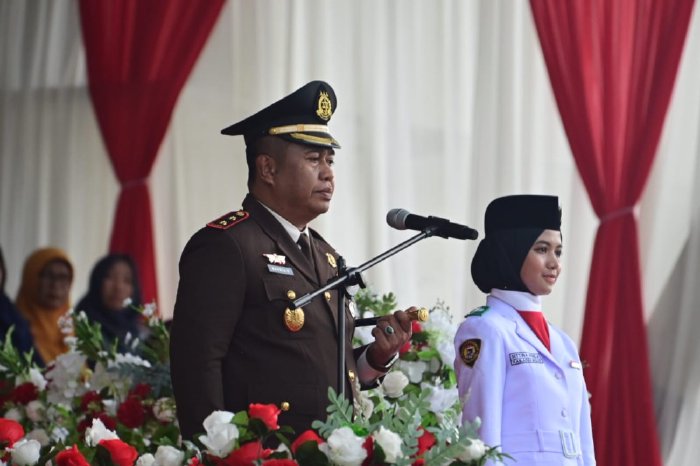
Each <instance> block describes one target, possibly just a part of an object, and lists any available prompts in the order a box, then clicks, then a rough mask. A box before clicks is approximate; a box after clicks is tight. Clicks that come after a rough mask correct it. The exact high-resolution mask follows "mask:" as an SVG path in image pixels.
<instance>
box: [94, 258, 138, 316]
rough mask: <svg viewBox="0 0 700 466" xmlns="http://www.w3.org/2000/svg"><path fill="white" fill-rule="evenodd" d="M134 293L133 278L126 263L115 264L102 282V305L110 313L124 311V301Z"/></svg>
mask: <svg viewBox="0 0 700 466" xmlns="http://www.w3.org/2000/svg"><path fill="white" fill-rule="evenodd" d="M133 293H134V277H133V275H132V273H131V267H129V264H127V263H126V262H121V261H120V262H115V263H114V265H112V267H111V268H110V269H109V272H107V275H106V276H105V278H104V280H102V289H101V290H100V295H101V296H102V304H103V305H104V306H105V307H106V308H107V309H109V310H110V311H121V310H122V309H124V300H126V299H127V298H131V295H132V294H133Z"/></svg>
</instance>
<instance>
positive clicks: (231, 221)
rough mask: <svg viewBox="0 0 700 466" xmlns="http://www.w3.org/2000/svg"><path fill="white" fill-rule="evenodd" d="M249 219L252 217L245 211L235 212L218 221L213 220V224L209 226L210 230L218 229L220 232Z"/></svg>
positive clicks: (208, 224)
mask: <svg viewBox="0 0 700 466" xmlns="http://www.w3.org/2000/svg"><path fill="white" fill-rule="evenodd" d="M248 217H250V214H249V213H248V212H246V211H245V210H234V211H233V212H229V213H227V214H226V215H223V216H221V217H219V218H217V219H216V220H212V221H211V222H209V223H207V226H208V227H210V228H217V229H219V230H228V229H229V228H231V227H232V226H234V225H236V224H238V223H241V222H242V221H243V220H245V219H247V218H248Z"/></svg>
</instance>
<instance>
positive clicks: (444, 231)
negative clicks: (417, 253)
mask: <svg viewBox="0 0 700 466" xmlns="http://www.w3.org/2000/svg"><path fill="white" fill-rule="evenodd" d="M386 223H388V224H389V226H390V227H392V228H396V229H397V230H406V229H408V230H420V231H425V230H432V233H433V234H435V235H437V236H442V237H443V238H456V239H472V240H473V239H477V238H478V237H479V232H478V231H476V230H474V229H473V228H469V227H468V226H466V225H460V224H459V223H452V222H450V221H449V220H447V219H444V218H440V217H432V216H431V217H421V216H420V215H414V214H412V213H410V212H409V211H407V210H406V209H391V210H390V211H389V212H388V213H387V214H386Z"/></svg>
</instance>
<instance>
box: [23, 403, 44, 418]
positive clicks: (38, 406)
mask: <svg viewBox="0 0 700 466" xmlns="http://www.w3.org/2000/svg"><path fill="white" fill-rule="evenodd" d="M44 409H45V408H44V403H42V402H41V401H39V400H32V401H30V402H29V403H27V407H26V408H25V410H26V412H27V417H28V418H29V419H31V420H32V421H34V422H39V421H41V420H43V419H44Z"/></svg>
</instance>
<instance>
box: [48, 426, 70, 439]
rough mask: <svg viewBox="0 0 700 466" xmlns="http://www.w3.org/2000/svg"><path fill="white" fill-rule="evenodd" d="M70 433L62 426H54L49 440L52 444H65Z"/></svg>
mask: <svg viewBox="0 0 700 466" xmlns="http://www.w3.org/2000/svg"><path fill="white" fill-rule="evenodd" d="M69 434H70V432H69V431H68V429H66V428H65V427H62V426H56V427H54V428H53V430H52V431H51V440H53V441H54V442H65V441H66V439H67V438H68V435H69Z"/></svg>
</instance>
